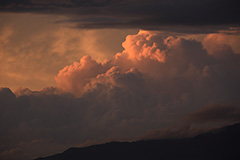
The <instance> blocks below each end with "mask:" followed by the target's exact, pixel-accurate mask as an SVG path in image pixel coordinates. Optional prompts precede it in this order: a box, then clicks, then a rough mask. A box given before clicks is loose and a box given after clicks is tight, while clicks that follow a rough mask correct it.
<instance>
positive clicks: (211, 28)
mask: <svg viewBox="0 0 240 160" xmlns="http://www.w3.org/2000/svg"><path fill="white" fill-rule="evenodd" d="M239 44H240V11H239V9H238V5H237V1H236V0H228V1H227V0H211V1H209V0H208V1H207V0H201V1H192V0H170V1H169V0H168V1H167V0H161V1H159V0H158V1H157V0H148V1H146V0H121V1H120V0H21V1H19V0H2V1H1V2H0V128H1V130H0V159H3V160H19V159H26V160H30V159H33V158H37V157H41V156H48V155H52V154H56V153H59V152H63V151H64V150H66V149H68V148H70V147H73V146H75V147H81V146H87V145H91V144H98V143H104V142H106V141H112V140H117V141H134V140H139V139H157V138H176V137H189V136H194V135H196V134H199V133H201V132H204V131H207V130H210V129H212V128H217V127H221V126H224V125H229V124H233V123H238V122H240V118H239V117H240V99H239V97H240V90H239V88H240V83H239V82H240V45H239Z"/></svg>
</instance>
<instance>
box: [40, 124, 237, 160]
mask: <svg viewBox="0 0 240 160" xmlns="http://www.w3.org/2000/svg"><path fill="white" fill-rule="evenodd" d="M89 159H99V160H120V159H121V160H153V159H158V160H240V123H239V124H235V125H232V126H227V127H224V128H221V129H218V130H214V131H212V132H208V133H206V134H201V135H199V136H196V137H193V138H184V139H163V140H149V141H137V142H131V143H130V142H111V143H106V144H100V145H94V146H89V147H85V148H70V149H68V150H66V151H65V152H63V153H60V154H57V155H53V156H50V157H45V158H38V159H36V160H89Z"/></svg>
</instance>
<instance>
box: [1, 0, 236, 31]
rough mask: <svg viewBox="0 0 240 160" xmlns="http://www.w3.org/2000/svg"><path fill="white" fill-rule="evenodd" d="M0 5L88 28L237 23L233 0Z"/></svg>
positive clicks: (66, 0)
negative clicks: (62, 18) (63, 17)
mask: <svg viewBox="0 0 240 160" xmlns="http://www.w3.org/2000/svg"><path fill="white" fill-rule="evenodd" d="M0 5H1V8H0V9H1V11H2V12H33V13H47V14H60V15H68V16H69V18H70V19H69V20H68V22H72V23H77V25H76V27H79V28H88V29H89V28H93V29H95V28H141V29H150V30H169V31H176V32H190V33H202V32H204V33H209V32H216V31H218V30H222V29H228V28H229V27H238V26H239V23H240V20H239V19H240V18H239V17H240V11H239V9H238V1H237V0H211V1H208V0H202V1H191V0H171V1H166V0H161V1H159V0H148V1H147V0H121V1H120V0H61V1H56V0H49V1H40V0H24V1H17V0H11V1H6V0H4V1H1V2H0ZM83 21H84V22H83ZM203 26H204V27H203ZM202 27H203V28H202ZM205 27H206V28H205Z"/></svg>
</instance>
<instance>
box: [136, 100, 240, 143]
mask: <svg viewBox="0 0 240 160" xmlns="http://www.w3.org/2000/svg"><path fill="white" fill-rule="evenodd" d="M239 122H240V107H239V104H238V105H237V104H211V105H207V106H203V107H201V108H200V109H199V110H197V111H195V112H191V113H188V114H186V115H185V116H184V117H183V120H181V121H180V122H179V123H178V124H174V125H173V126H170V127H167V128H164V129H161V130H157V131H156V130H153V131H150V132H148V133H147V134H146V135H144V136H142V137H139V139H162V138H182V137H191V136H196V135H197V134H200V133H204V132H207V131H209V130H212V129H213V128H214V129H215V128H221V127H224V126H226V125H231V124H234V123H239Z"/></svg>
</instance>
